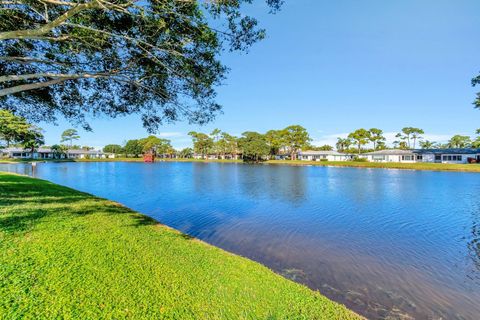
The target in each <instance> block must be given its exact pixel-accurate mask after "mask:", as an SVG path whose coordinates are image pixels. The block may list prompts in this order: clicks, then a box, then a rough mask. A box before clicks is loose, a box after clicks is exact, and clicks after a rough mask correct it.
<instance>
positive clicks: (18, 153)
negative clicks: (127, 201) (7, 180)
mask: <svg viewBox="0 0 480 320" xmlns="http://www.w3.org/2000/svg"><path fill="white" fill-rule="evenodd" d="M0 157H2V158H12V159H54V158H58V159H84V158H91V159H100V158H115V154H113V153H105V152H102V151H99V150H77V149H69V150H66V151H65V153H61V154H58V153H56V152H54V151H53V150H52V149H50V148H45V147H40V148H38V149H36V150H35V151H34V152H33V154H32V153H31V152H30V150H28V149H23V148H5V149H0Z"/></svg>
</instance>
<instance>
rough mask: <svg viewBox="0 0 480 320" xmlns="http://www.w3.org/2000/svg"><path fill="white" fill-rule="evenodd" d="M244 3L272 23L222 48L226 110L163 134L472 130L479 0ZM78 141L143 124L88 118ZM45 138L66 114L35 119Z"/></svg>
mask: <svg viewBox="0 0 480 320" xmlns="http://www.w3.org/2000/svg"><path fill="white" fill-rule="evenodd" d="M255 2H257V4H254V5H252V6H250V8H249V13H250V14H253V15H255V16H256V17H257V18H258V19H259V20H260V22H261V25H262V27H265V28H266V29H267V32H268V36H267V39H265V40H264V41H262V42H261V43H258V44H256V45H254V46H253V48H252V49H251V50H250V52H249V53H248V54H239V53H225V54H224V55H223V56H222V57H221V59H222V61H223V62H224V63H225V64H226V65H227V66H228V67H229V68H230V69H231V70H230V73H229V75H228V78H227V80H226V81H225V83H224V85H223V86H221V87H219V88H218V93H219V96H218V101H219V102H220V103H221V104H222V105H223V106H224V109H223V114H221V115H219V116H218V117H217V119H216V121H214V122H213V123H211V124H209V125H206V126H203V127H199V126H190V125H188V124H186V123H176V124H174V125H166V126H164V127H163V128H162V130H161V131H160V132H159V135H160V136H163V137H167V138H169V139H171V140H172V144H173V145H174V147H177V148H182V147H186V146H190V145H191V141H190V138H189V137H188V136H187V135H186V134H187V133H188V132H189V131H191V130H196V131H203V132H210V131H211V130H212V129H214V128H220V129H222V130H225V131H228V132H230V133H233V134H237V135H239V134H241V133H242V132H243V131H247V130H249V131H252V130H254V131H259V132H264V131H267V130H269V129H280V128H283V127H286V126H288V125H290V124H300V125H303V126H305V127H306V128H307V129H308V130H309V132H310V134H311V136H312V138H313V139H314V142H315V143H316V144H324V143H334V141H335V140H336V137H339V136H345V134H346V133H348V132H350V131H353V130H354V129H356V128H360V127H364V128H371V127H378V128H381V129H383V130H384V131H385V132H386V133H387V134H386V135H387V138H389V139H390V140H391V139H392V138H393V135H394V133H395V132H398V131H399V130H400V129H401V128H402V127H404V126H415V127H420V128H423V129H424V130H425V132H426V138H427V139H430V140H436V141H441V140H445V139H447V138H448V137H449V136H452V135H453V134H468V135H473V134H474V131H475V129H477V128H480V121H479V119H480V110H475V109H474V108H473V105H472V102H473V100H474V97H475V92H477V91H480V88H477V90H475V88H472V87H471V86H470V80H471V78H472V77H474V76H475V75H477V74H478V73H479V72H480V58H479V56H478V53H479V52H480V41H478V38H479V37H478V36H479V34H478V30H480V19H479V18H478V13H479V12H480V1H478V0H471V1H470V0H458V1H451V0H421V1H419V0H390V1H385V0H362V1H358V0H336V1H326V0H286V1H285V2H286V4H285V6H284V7H283V9H282V11H281V12H279V13H278V14H276V15H268V14H266V10H265V8H264V6H263V5H261V4H260V2H259V1H258V0H256V1H255ZM90 123H91V125H92V127H93V129H94V131H93V132H91V133H88V132H84V131H83V130H81V129H79V132H80V135H81V140H80V141H79V144H82V145H91V146H96V147H100V146H103V145H105V144H108V143H119V144H121V143H122V142H123V141H125V140H127V139H133V138H140V137H144V136H146V135H147V132H146V130H145V129H143V128H142V126H141V122H140V120H139V118H138V117H135V116H130V117H126V118H119V119H107V118H103V119H93V120H91V121H90ZM40 126H42V127H43V128H44V129H45V136H46V142H47V144H54V143H58V141H59V137H60V134H61V132H62V131H63V130H65V129H67V128H70V127H71V125H70V124H68V122H66V121H64V120H60V121H59V122H58V125H57V126H54V125H51V124H45V123H41V124H40Z"/></svg>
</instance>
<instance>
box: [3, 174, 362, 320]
mask: <svg viewBox="0 0 480 320" xmlns="http://www.w3.org/2000/svg"><path fill="white" fill-rule="evenodd" d="M0 191H1V192H0V195H1V196H0V204H1V205H2V206H1V207H0V213H1V215H0V217H1V218H2V220H3V223H2V224H1V225H0V236H1V237H2V239H3V241H2V242H1V243H0V248H1V249H2V251H3V252H4V253H5V254H4V255H2V256H1V257H0V264H2V266H4V268H2V270H0V293H1V294H2V296H3V298H4V299H2V301H0V314H4V315H5V316H7V317H13V318H21V317H33V318H42V317H46V318H55V317H88V318H99V317H106V318H125V317H131V318H141V319H150V318H182V319H198V318H200V319H202V318H203V319H205V318H241V317H248V318H269V317H272V318H315V319H362V317H361V316H359V315H357V314H356V313H354V312H353V311H351V310H349V309H347V308H346V307H345V306H344V305H342V304H339V303H337V302H334V301H332V300H329V299H328V298H326V297H325V296H323V295H322V294H320V293H319V292H318V291H313V290H311V289H309V288H307V287H306V286H304V285H301V284H298V283H295V282H293V281H291V280H289V279H286V278H284V277H282V276H281V275H279V274H277V273H274V272H273V271H272V270H271V269H269V268H267V267H266V266H264V265H262V264H260V263H258V262H255V261H253V260H249V259H247V258H245V257H242V256H239V255H236V254H233V253H230V252H228V251H225V250H223V249H220V248H218V247H215V246H213V245H210V244H208V243H206V242H203V241H201V240H198V239H196V238H193V237H191V236H188V235H186V234H183V233H181V232H180V231H177V230H175V229H173V228H170V227H168V226H165V225H163V224H161V223H160V222H158V221H157V220H155V219H153V218H151V217H148V216H146V215H144V214H141V213H139V212H136V211H133V210H131V209H129V208H127V207H125V206H123V205H121V204H119V203H117V202H113V201H110V200H108V199H103V198H99V197H96V196H94V195H91V194H88V193H84V192H81V191H77V190H75V189H71V188H68V187H64V186H60V185H57V184H54V183H51V182H49V181H46V180H41V179H37V178H31V177H27V176H23V175H18V174H11V173H3V172H0ZM20 270H22V271H21V272H20ZM27 274H28V277H25V275H27ZM73 292H75V297H73V296H72V294H73ZM285 301H290V302H289V303H285Z"/></svg>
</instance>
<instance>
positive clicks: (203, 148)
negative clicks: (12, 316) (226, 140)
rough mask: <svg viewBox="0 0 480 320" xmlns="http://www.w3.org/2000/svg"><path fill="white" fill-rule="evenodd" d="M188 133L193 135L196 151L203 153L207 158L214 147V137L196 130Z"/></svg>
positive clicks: (203, 156)
mask: <svg viewBox="0 0 480 320" xmlns="http://www.w3.org/2000/svg"><path fill="white" fill-rule="evenodd" d="M188 135H189V136H191V137H192V140H193V150H194V151H195V153H198V154H200V155H202V158H203V159H205V158H206V156H207V155H208V154H209V152H210V151H211V150H212V148H213V139H212V138H211V137H210V136H208V135H207V134H205V133H201V132H195V131H191V132H189V133H188Z"/></svg>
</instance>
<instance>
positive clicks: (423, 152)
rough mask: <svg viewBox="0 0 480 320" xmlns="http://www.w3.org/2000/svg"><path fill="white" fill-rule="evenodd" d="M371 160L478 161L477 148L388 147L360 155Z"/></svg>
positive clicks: (479, 156) (410, 161) (479, 154)
mask: <svg viewBox="0 0 480 320" xmlns="http://www.w3.org/2000/svg"><path fill="white" fill-rule="evenodd" d="M362 157H364V158H366V159H367V160H368V161H372V162H407V163H414V162H431V163H468V159H469V158H471V159H475V160H477V161H480V150H478V149H415V150H399V149H388V150H379V151H374V152H368V153H365V154H363V155H362Z"/></svg>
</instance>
